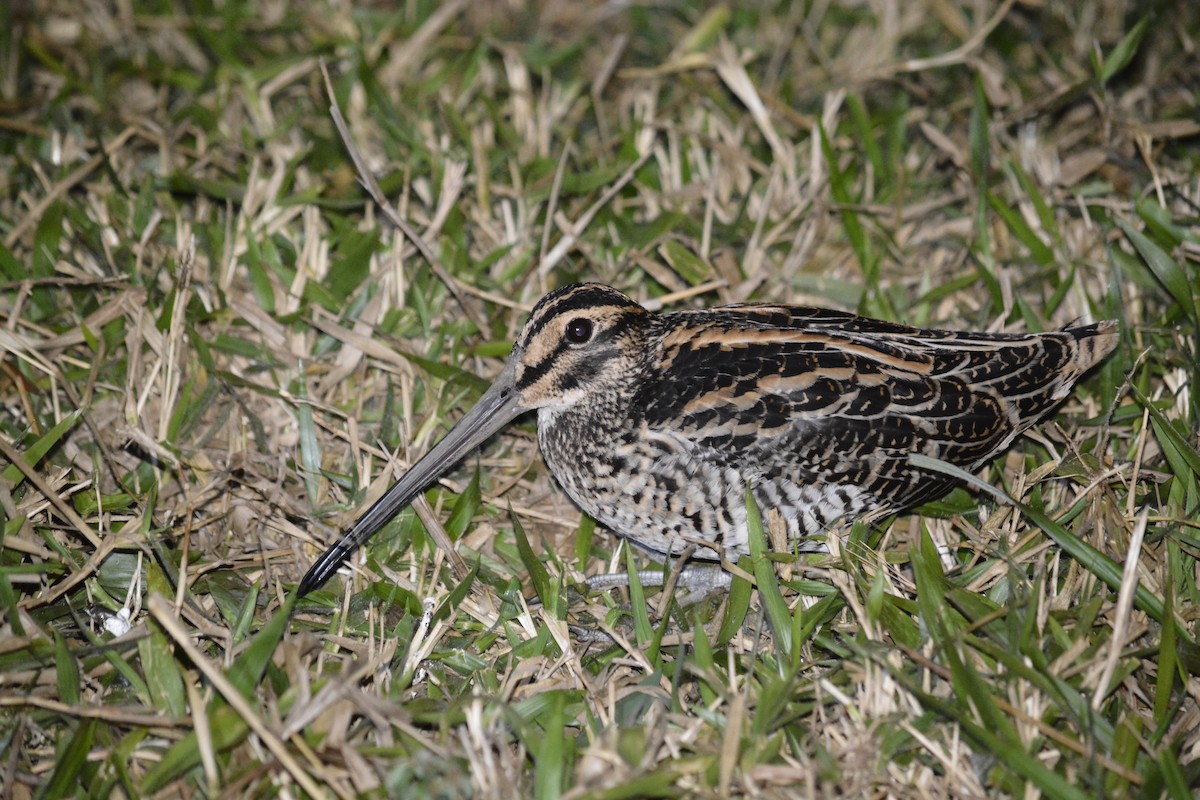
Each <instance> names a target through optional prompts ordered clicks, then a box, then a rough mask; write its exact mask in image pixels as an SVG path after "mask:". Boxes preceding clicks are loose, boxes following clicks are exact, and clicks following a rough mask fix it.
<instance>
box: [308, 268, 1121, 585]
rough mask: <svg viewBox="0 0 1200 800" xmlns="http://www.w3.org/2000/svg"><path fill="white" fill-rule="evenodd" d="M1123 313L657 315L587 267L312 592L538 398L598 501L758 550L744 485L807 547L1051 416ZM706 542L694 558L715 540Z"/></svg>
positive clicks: (743, 309)
mask: <svg viewBox="0 0 1200 800" xmlns="http://www.w3.org/2000/svg"><path fill="white" fill-rule="evenodd" d="M1117 338H1118V337H1117V326H1116V323H1115V322H1111V321H1109V322H1101V323H1098V324H1094V325H1085V326H1080V327H1074V328H1067V329H1064V330H1061V331H1056V332H1052V333H1043V334H991V333H961V332H956V331H942V330H922V329H917V328H910V327H906V326H903V325H895V324H892V323H887V322H880V321H877V320H871V319H866V318H863V317H857V316H854V315H852V314H846V313H842V312H837V311H828V310H824V309H814V308H802V307H796V306H778V305H733V306H722V307H718V308H712V309H706V310H696V311H674V312H669V313H653V312H650V311H647V310H646V309H644V308H642V307H641V306H640V305H638V304H637V303H635V302H634V301H632V300H630V299H629V298H628V297H626V296H625V295H623V294H621V293H620V292H618V291H616V290H615V289H612V288H609V287H607V286H603V285H600V284H579V285H573V286H568V287H565V288H563V289H559V290H557V291H555V292H551V293H550V294H548V295H546V297H544V298H542V300H541V301H540V302H539V303H538V304H537V306H536V307H535V308H534V310H533V313H532V314H531V315H530V318H529V321H528V322H527V323H526V325H525V327H524V329H523V330H522V331H521V334H520V336H519V337H518V338H517V341H516V343H515V345H514V347H513V352H512V355H511V356H510V358H509V360H508V363H507V364H506V365H505V368H504V370H503V371H502V372H501V373H500V375H499V377H497V379H496V381H495V383H494V384H493V386H492V388H491V389H489V390H488V392H487V393H486V394H485V395H484V396H483V397H482V398H480V401H479V403H478V404H477V405H476V406H475V407H474V408H473V409H472V410H471V411H470V412H469V413H468V414H467V415H466V416H465V417H464V418H463V419H462V420H461V421H460V422H459V424H458V425H456V426H455V427H454V429H453V430H451V432H450V433H449V434H447V435H446V437H445V438H444V439H443V440H442V441H441V442H439V443H438V444H437V445H435V446H434V448H433V449H432V450H431V451H430V452H429V453H428V454H427V455H426V456H425V457H424V458H422V459H421V460H420V461H419V462H418V463H417V464H415V465H414V466H413V468H412V470H410V471H409V473H408V474H406V475H405V476H404V477H403V478H402V479H401V480H400V481H399V482H398V483H397V484H396V486H394V487H393V488H392V489H391V490H389V492H388V493H387V494H386V495H385V496H384V497H383V498H382V499H381V500H380V501H379V502H378V503H376V505H375V506H373V507H372V508H371V509H370V510H369V511H368V512H367V513H366V514H364V515H363V517H362V518H361V519H360V520H359V521H358V522H356V523H355V525H354V526H353V527H352V528H351V529H350V530H349V531H347V532H346V533H345V534H344V535H343V537H342V539H341V541H340V542H339V543H338V544H336V545H334V547H332V548H330V550H329V551H327V552H326V553H325V554H324V555H323V556H322V557H321V558H320V559H319V560H318V561H317V562H316V564H314V565H313V567H312V568H311V569H310V570H309V572H308V574H307V575H305V577H304V579H303V580H302V581H301V583H300V587H299V591H300V593H301V594H304V593H307V592H309V591H311V590H313V589H315V588H316V587H317V586H320V585H321V584H322V583H323V582H324V581H325V580H326V579H328V577H329V576H330V575H332V574H333V572H335V571H336V570H337V568H338V567H339V566H340V565H341V564H342V563H343V562H344V561H345V559H346V558H347V557H348V556H349V555H350V553H352V552H353V551H354V549H356V548H357V547H358V546H359V545H361V544H362V543H363V542H364V541H366V539H367V538H369V537H370V536H371V535H372V534H373V533H374V532H375V531H376V530H378V529H379V528H380V527H382V525H383V524H385V523H386V522H387V520H388V519H390V518H391V517H392V516H393V515H395V514H396V513H397V512H398V511H400V510H401V509H402V508H403V507H404V506H406V505H408V504H409V503H410V502H412V499H413V497H415V496H416V494H417V493H418V492H420V491H422V490H424V489H425V487H426V486H428V485H429V483H431V482H432V481H434V480H436V478H437V477H438V476H439V475H440V474H441V473H442V472H444V471H445V470H446V469H448V468H449V467H451V466H452V465H453V464H454V463H455V462H456V461H457V460H458V459H459V458H461V457H462V456H463V455H464V454H465V453H466V452H468V451H469V450H471V449H473V448H475V447H477V446H478V445H479V444H481V443H482V442H483V441H484V440H485V439H486V438H487V437H488V436H490V435H492V434H493V433H495V432H496V431H497V430H499V429H500V428H501V427H502V426H503V425H505V424H506V423H508V422H509V421H511V420H512V419H513V418H515V417H517V416H519V415H520V414H522V413H524V412H526V411H533V410H536V411H537V415H538V441H539V443H540V445H541V450H542V455H543V457H544V458H545V459H546V463H547V464H548V465H549V467H550V471H551V472H552V473H553V474H554V477H555V478H556V479H557V480H558V482H559V483H560V484H561V485H562V487H563V489H564V490H565V491H566V492H567V494H569V495H570V496H571V498H572V499H573V500H574V501H575V502H576V503H577V504H578V505H579V506H580V507H581V508H582V509H583V510H584V511H586V512H587V513H589V514H591V515H592V516H593V517H595V518H596V519H597V520H598V521H599V522H601V523H602V524H604V525H605V526H607V527H608V528H609V529H611V530H612V531H614V532H615V533H617V534H619V535H621V536H624V537H626V538H628V539H629V540H630V541H632V542H634V543H635V544H637V545H639V546H641V547H643V548H646V549H648V550H651V551H654V552H657V553H661V554H664V555H665V554H677V553H680V552H682V551H683V550H684V549H686V548H687V547H688V546H689V544H692V543H711V544H713V545H717V546H718V548H719V549H723V550H724V551H725V552H726V553H727V554H728V555H730V556H733V557H736V555H738V554H740V553H744V552H746V551H747V538H746V511H745V507H744V497H745V491H746V486H747V485H749V486H750V487H751V490H752V492H753V494H754V497H755V499H756V501H757V503H758V505H759V506H760V507H761V508H762V509H764V511H770V510H774V511H777V512H778V513H779V515H780V516H781V517H782V519H783V520H784V522H785V523H786V526H787V530H788V534H789V547H793V548H797V549H801V550H803V549H808V548H809V547H810V546H811V545H813V544H817V543H818V542H817V541H816V539H815V537H817V535H818V534H821V533H822V532H823V531H824V530H826V529H827V528H828V527H829V526H830V525H832V524H834V523H836V522H838V521H848V520H850V519H854V518H857V517H859V516H861V515H864V514H867V513H870V512H882V511H887V510H898V509H902V508H905V507H908V506H911V505H914V504H917V503H920V502H923V501H926V500H929V499H933V498H936V497H938V496H940V495H941V494H944V493H945V492H946V491H947V490H948V489H949V488H950V486H951V485H952V483H951V482H950V481H949V479H947V478H946V477H945V476H944V475H941V474H939V473H934V472H928V471H923V470H921V469H918V468H916V467H914V466H912V465H911V464H910V463H909V461H908V456H909V455H910V454H912V453H922V454H925V455H928V456H931V457H933V458H937V459H941V460H943V461H946V462H949V463H951V464H954V465H957V466H960V467H963V468H965V469H968V470H972V469H975V468H977V467H979V466H980V465H982V464H983V463H985V462H986V461H987V460H988V459H990V458H992V457H993V456H995V455H996V454H997V453H999V452H1000V451H1002V450H1003V449H1004V448H1006V447H1008V445H1009V444H1010V443H1011V442H1012V441H1013V439H1014V438H1016V436H1018V435H1019V434H1020V433H1021V432H1022V431H1024V430H1025V429H1027V428H1028V427H1029V426H1031V425H1033V424H1034V423H1035V422H1037V421H1038V420H1040V419H1042V418H1043V417H1045V416H1046V415H1047V414H1048V413H1049V412H1050V410H1051V409H1053V408H1054V406H1055V405H1057V404H1058V403H1059V401H1061V400H1062V399H1063V398H1064V397H1066V395H1067V394H1068V393H1069V392H1070V390H1071V388H1072V386H1073V385H1074V384H1075V382H1076V381H1077V380H1078V379H1079V378H1080V376H1082V375H1083V374H1084V373H1085V372H1087V371H1088V370H1089V369H1090V368H1091V367H1093V366H1095V365H1096V364H1098V363H1099V362H1100V361H1102V360H1103V359H1104V358H1105V357H1106V356H1107V355H1108V354H1109V353H1110V352H1111V351H1112V350H1113V348H1114V347H1115V346H1116V343H1117ZM718 548H713V549H705V548H703V547H701V548H700V549H699V550H698V551H697V552H696V553H695V556H694V557H696V558H700V559H704V558H708V559H714V558H716V557H717V556H718V553H719V549H718Z"/></svg>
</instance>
